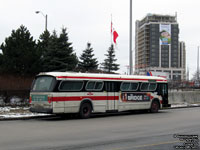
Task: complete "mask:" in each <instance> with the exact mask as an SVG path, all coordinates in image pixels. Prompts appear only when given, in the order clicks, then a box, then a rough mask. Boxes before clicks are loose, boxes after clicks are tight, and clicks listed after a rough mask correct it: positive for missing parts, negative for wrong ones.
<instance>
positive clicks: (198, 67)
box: [197, 46, 199, 81]
mask: <svg viewBox="0 0 200 150" xmlns="http://www.w3.org/2000/svg"><path fill="white" fill-rule="evenodd" d="M197 80H198V81H199V46H198V50H197Z"/></svg>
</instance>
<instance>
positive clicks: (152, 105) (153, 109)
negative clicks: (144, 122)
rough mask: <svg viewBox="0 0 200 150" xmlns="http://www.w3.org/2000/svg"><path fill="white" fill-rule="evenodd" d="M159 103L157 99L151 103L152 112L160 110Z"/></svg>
mask: <svg viewBox="0 0 200 150" xmlns="http://www.w3.org/2000/svg"><path fill="white" fill-rule="evenodd" d="M159 108H160V107H159V103H158V102H157V101H153V102H152V103H151V108H150V112H151V113H157V112H158V110H159Z"/></svg>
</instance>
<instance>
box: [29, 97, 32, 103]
mask: <svg viewBox="0 0 200 150" xmlns="http://www.w3.org/2000/svg"><path fill="white" fill-rule="evenodd" d="M31 103H32V97H31V96H30V97H29V104H31Z"/></svg>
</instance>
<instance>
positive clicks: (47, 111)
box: [30, 107, 53, 114]
mask: <svg viewBox="0 0 200 150" xmlns="http://www.w3.org/2000/svg"><path fill="white" fill-rule="evenodd" d="M30 111H31V112H33V113H45V114H52V113H53V110H52V108H40V107H39V108H32V107H31V108H30Z"/></svg>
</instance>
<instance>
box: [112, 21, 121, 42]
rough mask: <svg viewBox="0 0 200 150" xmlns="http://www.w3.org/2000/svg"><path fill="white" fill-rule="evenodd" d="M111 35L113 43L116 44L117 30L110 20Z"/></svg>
mask: <svg viewBox="0 0 200 150" xmlns="http://www.w3.org/2000/svg"><path fill="white" fill-rule="evenodd" d="M111 35H112V36H113V42H114V43H115V44H117V41H116V40H117V38H118V36H119V35H118V33H117V31H116V30H115V29H114V28H113V23H112V21H111Z"/></svg>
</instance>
